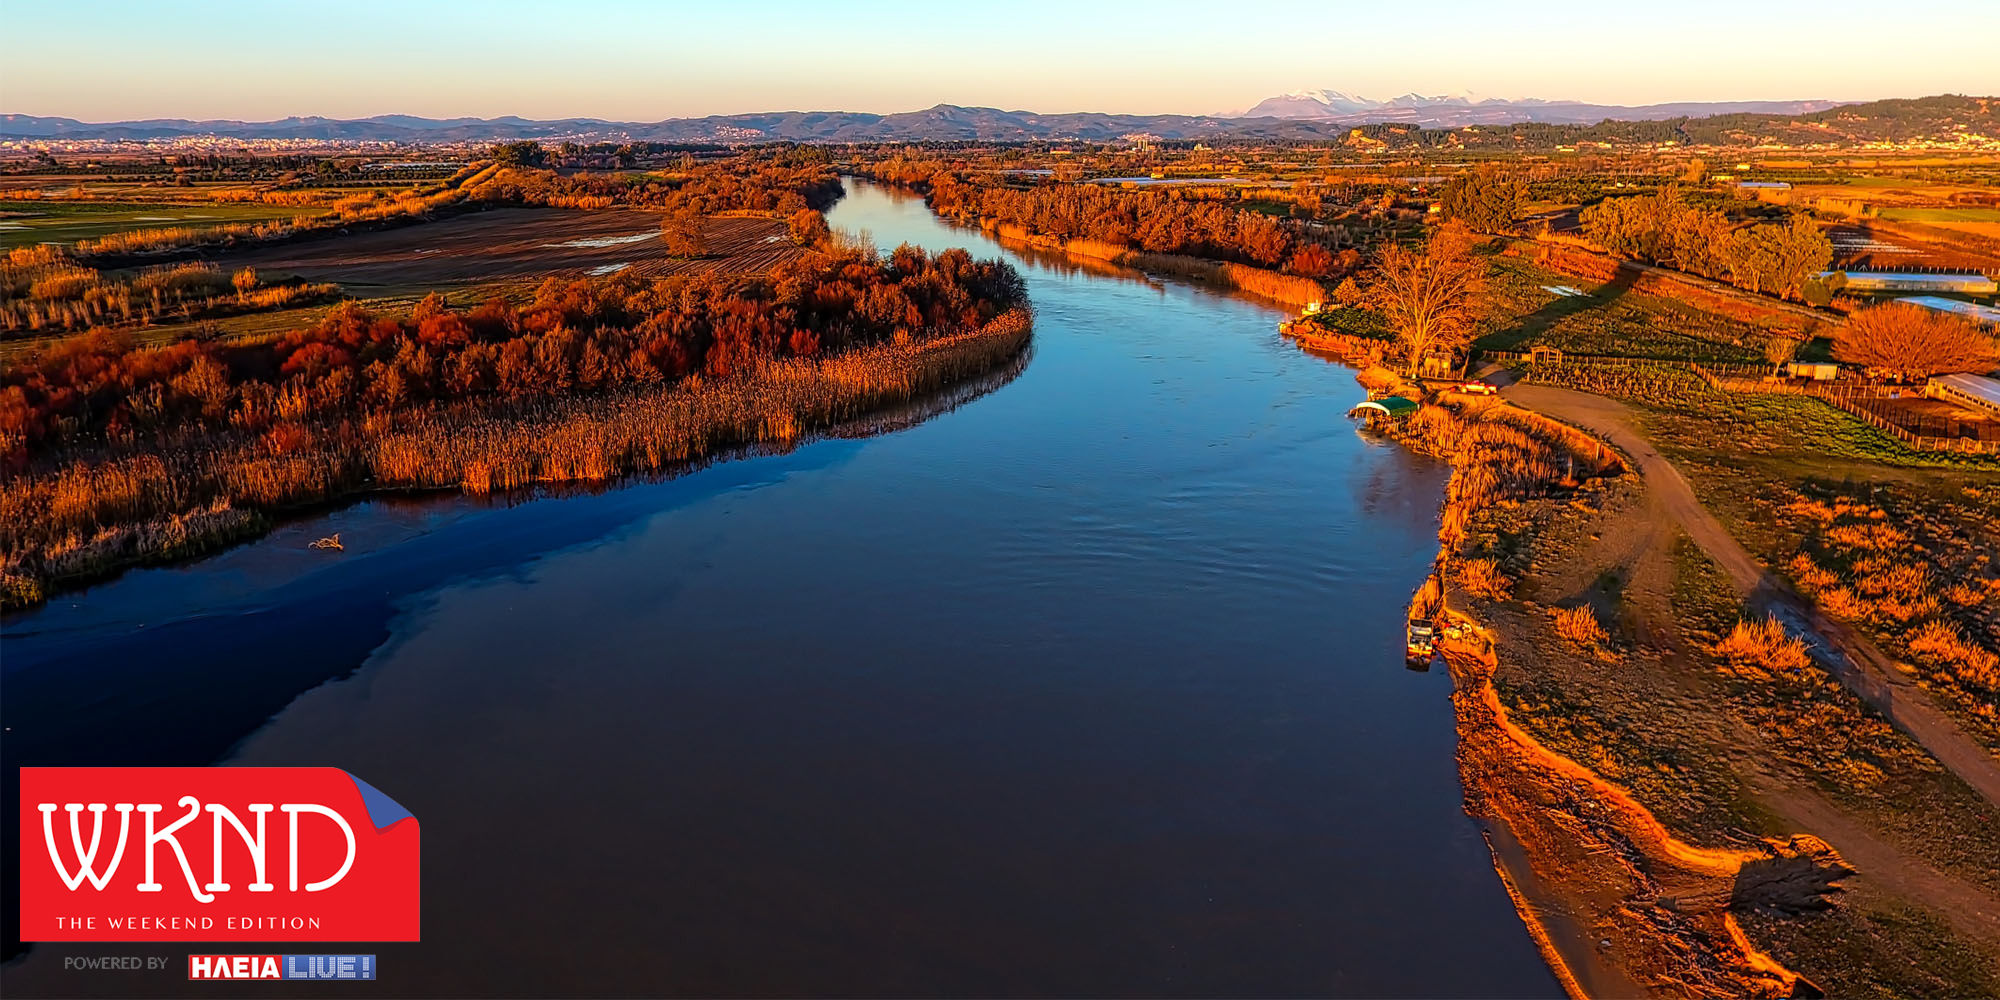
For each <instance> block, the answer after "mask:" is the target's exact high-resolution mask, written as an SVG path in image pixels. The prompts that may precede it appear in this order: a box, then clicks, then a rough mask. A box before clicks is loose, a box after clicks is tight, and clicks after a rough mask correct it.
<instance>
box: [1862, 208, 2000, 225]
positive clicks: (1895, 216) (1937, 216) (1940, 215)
mask: <svg viewBox="0 0 2000 1000" xmlns="http://www.w3.org/2000/svg"><path fill="white" fill-rule="evenodd" d="M1880 215H1881V217H1882V218H1884V219H1887V220H1889V221H1891V222H2000V208H1885V209H1882V210H1881V212H1880Z"/></svg>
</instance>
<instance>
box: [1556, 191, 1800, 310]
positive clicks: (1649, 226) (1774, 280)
mask: <svg viewBox="0 0 2000 1000" xmlns="http://www.w3.org/2000/svg"><path fill="white" fill-rule="evenodd" d="M1582 222H1583V232H1584V235H1586V236H1588V237H1590V239H1591V242H1593V243H1596V244H1597V245H1598V246H1601V247H1603V248H1605V249H1606V250H1609V251H1611V252H1612V253H1614V254H1617V255H1619V256H1621V257H1625V258H1628V259H1631V260H1638V261H1643V262H1645V263H1648V264H1659V265H1661V266H1664V267H1671V268H1674V269H1675V270H1680V271H1688V272H1691V273H1694V274H1699V275H1703V276H1705V277H1709V278H1716V279H1722V280H1727V281H1730V282H1732V283H1734V284H1736V285H1739V286H1741V287H1743V288H1747V289H1749V290H1750V291H1753V292H1770V293H1773V294H1776V295H1778V296H1780V297H1786V298H1790V297H1797V296H1800V295H1801V294H1802V293H1803V291H1804V289H1805V286H1806V283H1807V281H1808V280H1809V279H1811V278H1812V276H1813V275H1815V274H1817V273H1818V272H1821V271H1824V270H1826V269H1827V267H1828V265H1829V264H1831V263H1832V261H1833V244H1832V243H1831V242H1829V241H1828V240H1827V238H1826V234H1825V233H1823V232H1821V231H1820V230H1819V228H1818V227H1817V226H1815V225H1813V223H1812V220H1811V219H1810V218H1808V217H1807V216H1804V215H1794V216H1791V217H1790V218H1789V219H1788V220H1786V221H1785V222H1783V223H1760V224H1757V225H1752V226H1748V227H1746V228H1742V229H1738V228H1736V226H1735V224H1734V223H1733V222H1731V221H1730V218H1729V216H1728V215H1726V214H1725V213H1723V212H1721V211H1718V210H1713V209H1703V208H1697V207H1695V206H1693V205H1689V204H1687V202H1686V200H1685V198H1684V197H1683V196H1682V194H1681V192H1680V189H1678V188H1676V187H1672V186H1669V187H1667V188H1665V189H1664V190H1662V191H1660V192H1658V193H1656V194H1651V195H1644V196H1639V197H1625V198H1606V199H1604V200H1603V201H1600V202H1598V203H1597V204H1595V205H1592V206H1590V207H1589V208H1586V209H1584V210H1583V213H1582Z"/></svg>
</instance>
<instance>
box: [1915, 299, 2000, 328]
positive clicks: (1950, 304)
mask: <svg viewBox="0 0 2000 1000" xmlns="http://www.w3.org/2000/svg"><path fill="white" fill-rule="evenodd" d="M1896 301H1898V302H1908V303H1909V304H1911V305H1913V306H1922V307H1924V308H1925V309H1935V310H1937V311H1938V312H1947V313H1953V314H1955V315H1959V316H1963V317H1965V318H1966V319H1969V320H1971V321H1973V322H1975V323H1986V324H1989V325H1992V326H2000V309H1995V308H1994V307H1992V306H1982V305H1979V304H1977V303H1974V302H1961V301H1959V300H1958V299H1947V298H1944V297H1942V296H1938V295H1906V296H1904V297H1902V298H1900V299H1897V300H1896Z"/></svg>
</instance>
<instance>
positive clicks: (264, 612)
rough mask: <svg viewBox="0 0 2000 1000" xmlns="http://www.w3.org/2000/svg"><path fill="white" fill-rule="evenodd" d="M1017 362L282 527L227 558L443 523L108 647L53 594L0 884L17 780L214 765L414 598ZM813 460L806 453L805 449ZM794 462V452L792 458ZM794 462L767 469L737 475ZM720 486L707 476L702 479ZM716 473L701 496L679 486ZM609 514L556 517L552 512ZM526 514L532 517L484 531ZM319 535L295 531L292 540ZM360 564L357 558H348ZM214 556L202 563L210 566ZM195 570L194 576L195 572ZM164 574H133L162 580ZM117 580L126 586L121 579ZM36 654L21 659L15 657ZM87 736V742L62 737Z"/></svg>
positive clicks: (23, 676) (763, 475) (31, 670)
mask: <svg viewBox="0 0 2000 1000" xmlns="http://www.w3.org/2000/svg"><path fill="white" fill-rule="evenodd" d="M1032 352H1033V347H1032V346H1030V347H1029V348H1027V349H1026V350H1024V351H1022V352H1021V354H1019V355H1018V356H1016V357H1015V359H1014V360H1012V361H1010V362H1009V363H1007V364H1006V365H1004V366H1003V367H1001V368H999V369H997V370H995V371H992V372H989V373H987V374H986V375H983V376H980V377H978V378H975V379H971V380H968V381H966V382H963V383H960V384H958V385H956V386H952V387H950V388H947V389H944V390H940V391H939V392H937V393H935V394H933V395H931V396H929V397H928V398H925V399H923V400H920V401H916V402H911V403H906V404H902V405H898V406H894V407H890V408H886V409H882V410H878V411H875V412H872V413H869V414H866V415H863V416H860V417H856V418H854V419H851V420H847V421H843V422H842V423H839V424H836V425H834V426H832V427H828V428H826V429H824V430H822V431H819V432H816V433H814V434H810V435H805V436H802V437H800V438H798V439H796V440H794V441H791V442H785V443H765V444H758V445H752V446H748V447H743V448H737V449H732V450H729V451H727V452H723V453H720V454H716V455H712V456H709V457H707V458H704V459H701V460H699V461H695V462H689V463H685V464H683V465H680V466H677V467H675V468H673V469H669V470H662V471H657V472H649V473H642V474H637V475H633V476H629V477H625V478H622V479H619V480H614V481H600V482H592V483H564V484H553V485H549V486H544V487H537V488H534V489H529V490H518V491H511V492H507V493H501V494H496V495H493V496H486V497H474V496H466V495H461V494H430V495H411V494H398V495H386V496H376V497H371V498H366V499H360V500H355V501H352V502H349V503H344V504H340V505H338V506H336V507H334V508H332V509H330V510H321V511H319V512H316V513H314V514H312V515H309V516H304V517H298V518H293V519H290V520H288V521H287V522H285V525H284V526H281V531H283V537H282V538H280V537H266V538H264V539H260V540H254V541H250V542H246V543H243V544H242V545H239V546H232V549H237V550H242V549H249V548H255V547H258V546H270V545H276V544H282V543H283V541H284V539H285V538H290V537H293V536H299V535H300V534H301V531H300V530H289V531H285V530H284V528H285V527H287V526H288V527H290V528H292V529H304V528H307V527H310V526H312V525H318V524H329V523H335V524H337V522H338V521H339V520H341V519H342V518H343V517H347V516H352V515H355V514H358V513H361V512H363V511H364V510H366V509H368V508H375V509H382V508H398V509H400V510H401V511H402V512H404V513H407V514H425V513H429V514H435V515H441V517H442V520H443V523H441V524H440V525H438V526H437V527H435V528H433V529H431V530H428V531H424V532H422V533H420V534H418V535H416V536H415V537H413V538H408V539H404V540H400V541H397V542H395V543H394V544H392V545H391V546H389V547H386V548H383V549H381V550H375V551H361V552H352V553H348V554H343V556H341V557H337V558H338V562H336V563H334V564H333V565H332V566H330V567H326V568H320V569H315V570H314V571H311V572H306V573H301V574H299V575H296V576H295V577H294V578H292V579H290V580H286V581H283V582H280V583H279V584H277V585H275V586H273V587H269V588H260V589H258V590H257V591H256V592H255V593H254V599H251V600H245V601H241V602H240V603H237V604H235V605H234V606H229V605H227V604H225V605H224V606H220V607H217V606H213V605H210V604H207V603H205V602H204V603H203V604H202V605H200V606H198V607H197V606H184V607H182V608H178V609H176V608H173V607H172V606H171V605H169V606H166V607H156V608H155V609H154V610H158V611H161V612H163V613H164V614H165V617H166V620H164V621H157V622H134V623H132V624H131V625H130V626H129V627H127V628H124V629H123V630H122V631H120V630H111V629H106V628H104V627H102V626H101V625H94V624H93V625H91V626H89V627H75V626H70V625H66V624H65V623H64V622H63V621H62V620H61V619H62V618H63V617H64V616H65V612H67V611H69V610H70V609H73V608H75V607H76V606H77V605H78V604H80V603H81V602H83V601H85V600H92V601H96V600H104V599H111V600H114V601H115V600H116V598H115V597H114V596H113V593H112V592H113V591H115V589H116V588H117V587H118V584H119V580H117V579H114V580H111V581H107V582H105V583H102V584H98V585H96V586H94V587H91V588H86V589H85V590H82V591H78V592H74V593H69V594H64V595H62V596H61V597H59V598H58V599H57V600H56V601H55V602H53V603H51V604H50V605H47V606H44V607H42V608H37V609H34V610H30V611H26V612H20V613H16V614H11V615H8V616H7V617H6V618H5V619H4V620H0V628H4V632H5V635H6V636H7V637H8V639H9V640H10V642H11V643H12V645H13V648H11V649H9V650H8V652H7V655H6V657H5V658H4V663H0V684H4V687H5V691H6V698H5V700H4V703H0V724H4V726H5V732H4V733H0V747H3V748H4V750H3V751H0V759H4V760H5V761H6V789H5V794H6V796H7V800H6V801H7V810H8V817H9V819H8V823H7V825H6V827H5V832H4V833H0V851H4V852H5V857H6V861H5V866H6V867H5V868H4V869H0V870H4V871H5V872H6V873H7V875H8V878H7V884H9V885H12V884H17V877H18V875H19V870H20V855H19V851H18V850H17V848H16V847H15V845H14V838H15V836H16V831H17V830H18V829H19V817H18V815H17V810H18V808H19V800H20V768H23V767H50V766H75V767H91V766H137V765H144V766H154V767H175V766H190V765H203V764H210V763H214V762H217V761H221V760H224V759H226V758H227V757H229V756H230V754H231V752H232V750H233V749H234V748H235V747H236V746H237V745H238V744H239V743H240V742H241V741H242V740H243V739H244V738H245V737H247V736H249V735H250V734H251V733H253V732H255V731H256V730H257V729H258V728H259V727H260V726H262V725H263V724H264V723H265V722H266V721H267V720H269V719H270V718H271V717H272V716H274V715H276V714H277V713H278V712H279V711H280V710H281V709H283V708H284V707H285V706H286V705H287V704H290V703H291V701H292V700H293V699H294V698H296V697H298V696H299V695H300V694H301V693H303V692H305V691H308V690H311V689H313V688H315V687H318V686H319V685H321V684H324V683H326V682H328V681H332V680H336V679H339V678H342V677H346V676H348V675H350V674H352V673H353V672H354V671H355V670H357V669H359V667H360V666H361V665H362V664H363V663H364V662H365V661H366V660H367V659H368V657H369V656H370V655H371V654H374V653H376V652H378V651H379V650H381V649H383V648H384V645H385V643H388V642H389V641H390V639H391V630H390V624H391V622H392V621H393V620H394V618H395V617H396V615H398V614H399V613H401V612H402V611H404V610H405V609H406V606H407V605H408V603H409V602H410V601H411V600H412V598H414V597H416V596H417V595H421V594H424V593H426V592H429V591H432V590H436V589H438V588H441V587H445V586H449V585H453V584H458V583H464V582H468V581H475V580H480V579H488V578H493V577H495V576H498V575H512V576H519V575H520V574H522V573H523V572H524V571H525V570H526V569H528V568H529V567H532V566H533V565H534V563H535V562H536V561H537V560H539V559H542V558H546V557H548V556H550V555H552V554H555V553H558V552H562V551H566V550H569V549H571V548H574V547H576V546H580V545H600V544H606V543H609V542H614V541H616V539H617V538H618V537H619V536H620V535H621V534H622V533H623V532H625V531H628V530H631V529H632V528H633V527H634V526H635V525H636V524H638V523H639V522H642V521H644V520H646V519H648V518H650V517H652V516H654V515H656V514H658V513H661V512H662V511H666V510H671V509H674V508H676V507H681V506H684V505H687V504H690V503H695V502H698V501H700V500H702V499H705V498H707V497H709V496H711V495H713V494H715V493H717V492H720V491H725V490H741V489H754V488H756V487H758V486H762V485H769V484H773V483H776V482H778V481H781V480H782V479H784V478H785V477H787V476H790V475H795V474H797V473H798V472H801V471H806V470H810V469H817V468H827V467H832V466H836V465H839V464H842V463H845V462H847V461H849V460H850V459H852V458H853V457H854V455H855V454H856V452H857V451H858V449H859V447H860V446H859V445H857V444H855V443H854V442H855V441H858V440H859V439H863V438H868V437H874V436H876V435H881V434H891V433H895V432H898V431H902V430H907V429H909V428H912V427H915V426H917V425H918V424H921V423H923V422H924V421H926V420H930V419H932V418H934V417H937V416H940V415H942V414H945V413H949V412H951V411H953V410H955V409H957V408H959V407H960V406H963V405H965V404H967V403H969V402H972V401H973V400H976V399H978V398H980V397H982V396H985V395H987V394H989V393H992V392H995V391H997V390H999V389H1001V388H1002V387H1004V386H1006V385H1007V384H1008V383H1009V382H1012V381H1013V380H1014V379H1016V378H1017V377H1019V376H1020V374H1021V373H1022V372H1023V371H1025V370H1026V368H1027V365H1028V362H1029V360H1030V358H1031V357H1032ZM815 443H817V444H818V445H819V447H816V448H806V447H805V446H806V445H809V444H815ZM802 449H803V450H802ZM795 452H797V453H800V454H799V456H798V460H796V461H793V462H791V463H788V464H786V465H784V466H771V465H765V464H761V463H754V462H741V461H739V460H741V459H747V458H756V457H761V456H774V455H784V454H791V453H795ZM718 466H719V467H720V468H715V467H718ZM705 469H713V471H714V472H715V475H711V476H707V477H703V478H701V479H700V480H699V481H698V482H696V481H693V480H690V479H688V478H687V477H688V476H689V475H690V474H692V473H695V472H699V471H702V470H705ZM587 497H596V498H600V500H601V501H602V500H608V501H609V502H597V503H592V504H586V505H564V504H562V503H561V501H563V500H566V499H575V498H587ZM527 503H546V504H550V507H549V509H548V510H547V511H546V513H545V514H544V515H543V516H535V517H508V518H498V517H494V516H492V515H493V514H495V513H499V512H502V511H506V510H508V509H510V508H514V507H517V506H520V505H522V504H527ZM317 534H319V532H318V531H317V530H310V531H304V532H303V536H304V537H312V536H316V535H317ZM357 548H358V546H357ZM221 554H222V553H212V554H210V555H209V556H206V557H203V558H204V559H212V558H216V557H217V556H219V555H221ZM194 561H201V560H194ZM175 572H177V569H176V568H174V567H161V568H151V569H142V570H135V571H132V572H131V573H130V574H127V577H126V578H135V577H139V576H141V575H143V574H154V575H158V574H171V573H175ZM121 579H123V578H121ZM29 638H33V639H35V640H36V641H35V642H33V643H31V644H28V645H26V646H25V647H24V646H22V645H21V644H20V640H24V639H29ZM80 719H88V720H90V721H91V724H90V725H88V726H77V725H75V722H76V720H80ZM19 919H20V915H19V911H18V910H17V909H16V908H13V907H8V909H7V917H6V941H5V957H6V958H9V959H11V958H13V957H14V956H16V955H17V954H21V953H24V952H25V950H26V949H24V948H22V946H21V942H20V936H19V927H18V922H19Z"/></svg>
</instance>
